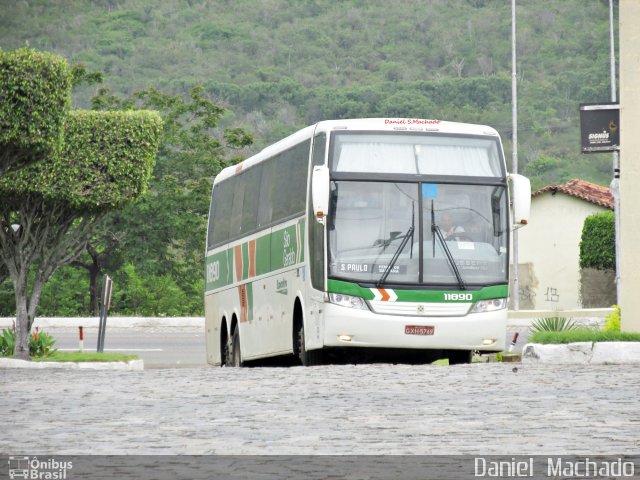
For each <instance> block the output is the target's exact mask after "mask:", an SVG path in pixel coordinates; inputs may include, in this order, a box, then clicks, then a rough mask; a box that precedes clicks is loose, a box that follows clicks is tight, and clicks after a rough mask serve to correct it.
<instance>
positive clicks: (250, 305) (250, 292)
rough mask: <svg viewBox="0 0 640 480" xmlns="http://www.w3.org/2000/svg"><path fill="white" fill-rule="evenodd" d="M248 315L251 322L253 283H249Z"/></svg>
mask: <svg viewBox="0 0 640 480" xmlns="http://www.w3.org/2000/svg"><path fill="white" fill-rule="evenodd" d="M247 307H248V308H247V310H248V311H247V317H248V320H249V321H250V322H251V321H252V320H253V283H251V282H249V283H247Z"/></svg>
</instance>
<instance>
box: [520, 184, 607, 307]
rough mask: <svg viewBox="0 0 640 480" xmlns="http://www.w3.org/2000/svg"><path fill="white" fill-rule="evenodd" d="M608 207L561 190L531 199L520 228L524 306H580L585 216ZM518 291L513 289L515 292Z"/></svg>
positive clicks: (521, 285)
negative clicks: (523, 225)
mask: <svg viewBox="0 0 640 480" xmlns="http://www.w3.org/2000/svg"><path fill="white" fill-rule="evenodd" d="M604 211H607V209H606V208H605V207H600V206H598V205H595V204H593V203H590V202H586V201H584V200H580V199H577V198H575V197H571V196H569V195H566V194H564V193H561V192H557V193H556V194H555V195H552V193H551V192H546V193H543V194H541V195H538V196H536V197H533V198H532V199H531V216H530V221H529V224H528V225H527V226H526V227H524V228H521V229H520V230H519V265H520V267H519V270H518V274H519V275H518V276H519V283H520V308H522V309H526V308H532V309H550V310H557V309H572V308H580V307H581V306H582V305H581V302H580V266H579V256H580V236H581V235H582V227H583V225H584V219H585V218H586V217H588V216H589V215H591V214H593V213H598V212H604ZM514 293H515V292H513V293H512V295H513V294H514Z"/></svg>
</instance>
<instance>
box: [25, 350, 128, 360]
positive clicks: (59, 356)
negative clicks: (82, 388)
mask: <svg viewBox="0 0 640 480" xmlns="http://www.w3.org/2000/svg"><path fill="white" fill-rule="evenodd" d="M139 358H140V357H138V355H127V354H124V353H104V352H103V353H97V352H59V351H55V352H53V353H51V354H49V355H47V356H46V357H32V358H31V360H32V361H34V362H128V361H130V360H138V359H139Z"/></svg>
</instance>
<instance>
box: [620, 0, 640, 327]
mask: <svg viewBox="0 0 640 480" xmlns="http://www.w3.org/2000/svg"><path fill="white" fill-rule="evenodd" d="M619 17H620V32H619V33H620V248H621V252H620V281H621V282H622V283H621V286H620V307H621V308H622V318H621V320H622V330H624V331H628V332H640V295H638V287H640V255H638V245H640V213H639V212H638V205H639V204H640V188H638V177H639V175H640V162H639V161H638V157H639V156H640V135H638V128H639V127H640V30H639V29H638V22H640V2H638V1H637V0H621V1H620V13H619Z"/></svg>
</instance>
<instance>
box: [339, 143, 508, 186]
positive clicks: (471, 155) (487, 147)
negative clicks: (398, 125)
mask: <svg viewBox="0 0 640 480" xmlns="http://www.w3.org/2000/svg"><path fill="white" fill-rule="evenodd" d="M499 152H500V148H499V142H498V138H497V137H473V136H459V135H458V136H456V135H435V134H434V135H427V134H424V133H422V134H399V133H397V132H379V133H376V134H372V133H354V132H351V133H349V132H343V133H340V134H336V135H334V142H333V154H332V158H333V165H332V167H333V171H335V172H352V173H358V172H366V173H392V174H423V175H458V176H474V177H503V176H504V172H503V168H502V161H501V158H500V153H499Z"/></svg>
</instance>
